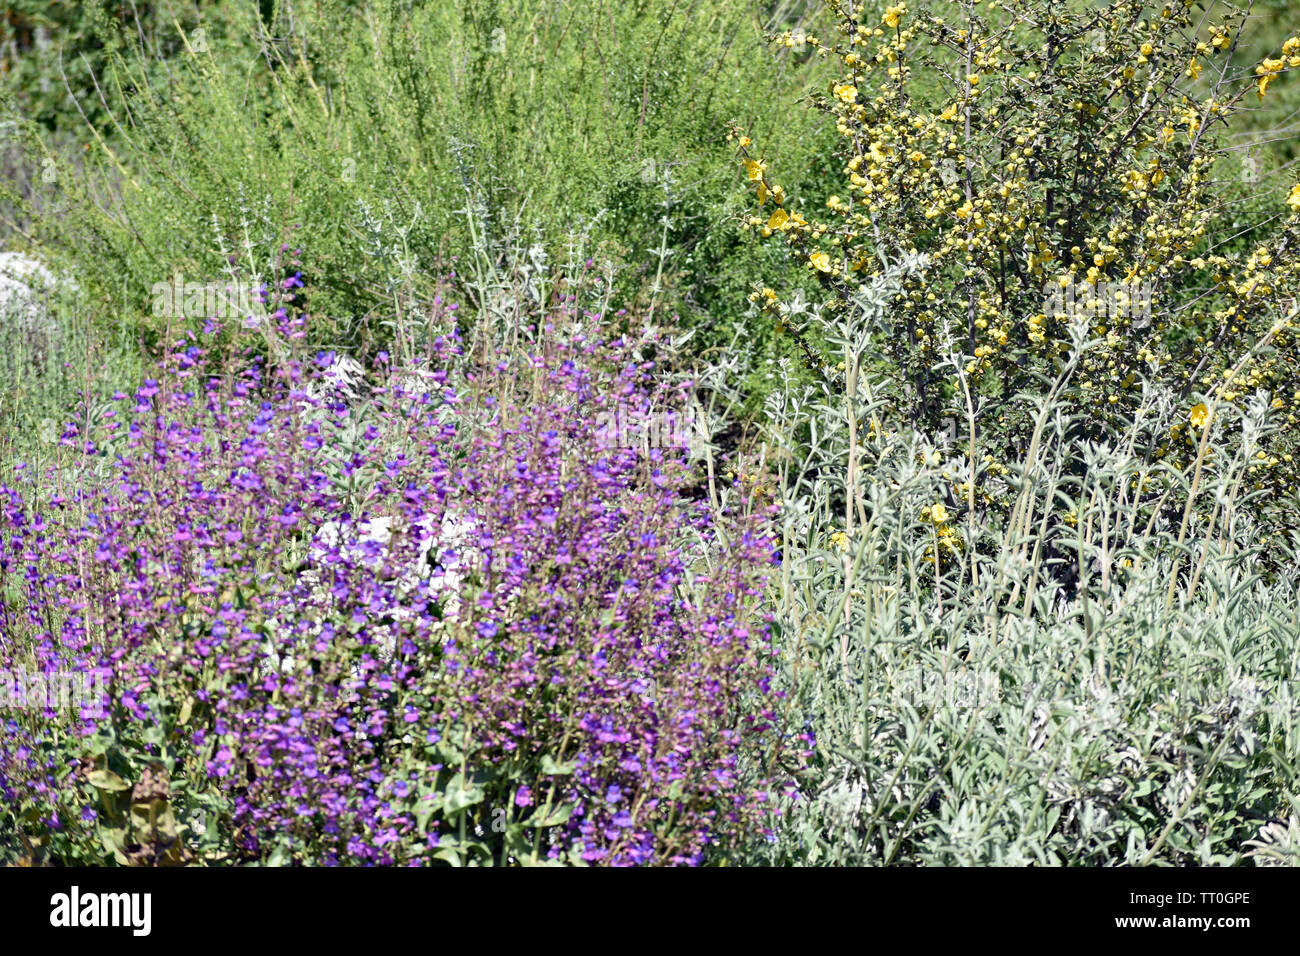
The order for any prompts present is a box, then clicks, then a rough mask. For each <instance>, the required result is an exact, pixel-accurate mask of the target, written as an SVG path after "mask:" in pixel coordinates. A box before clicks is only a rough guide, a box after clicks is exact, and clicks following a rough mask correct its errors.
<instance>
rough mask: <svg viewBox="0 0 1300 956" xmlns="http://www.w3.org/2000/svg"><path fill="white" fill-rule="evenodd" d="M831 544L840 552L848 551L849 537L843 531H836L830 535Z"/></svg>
mask: <svg viewBox="0 0 1300 956" xmlns="http://www.w3.org/2000/svg"><path fill="white" fill-rule="evenodd" d="M831 544H833V545H835V547H837V548H839V549H840V550H841V551H847V550H849V536H848V535H847V534H845V533H844V532H843V531H836V532H835V533H834V534H833V535H831Z"/></svg>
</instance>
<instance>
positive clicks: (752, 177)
mask: <svg viewBox="0 0 1300 956" xmlns="http://www.w3.org/2000/svg"><path fill="white" fill-rule="evenodd" d="M766 169H767V166H766V164H764V163H760V162H758V161H757V160H753V159H747V160H745V172H747V173H748V174H749V181H750V182H758V181H759V180H761V179H762V178H763V172H764V170H766Z"/></svg>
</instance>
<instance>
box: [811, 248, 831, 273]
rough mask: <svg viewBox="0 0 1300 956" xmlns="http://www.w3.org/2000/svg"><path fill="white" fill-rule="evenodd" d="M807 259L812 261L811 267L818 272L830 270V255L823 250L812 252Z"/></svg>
mask: <svg viewBox="0 0 1300 956" xmlns="http://www.w3.org/2000/svg"><path fill="white" fill-rule="evenodd" d="M808 261H809V262H811V263H812V265H813V268H814V269H816V270H817V271H818V272H830V271H831V257H830V256H828V255H827V254H826V253H824V252H814V253H813V254H812V255H811V256H809V257H808Z"/></svg>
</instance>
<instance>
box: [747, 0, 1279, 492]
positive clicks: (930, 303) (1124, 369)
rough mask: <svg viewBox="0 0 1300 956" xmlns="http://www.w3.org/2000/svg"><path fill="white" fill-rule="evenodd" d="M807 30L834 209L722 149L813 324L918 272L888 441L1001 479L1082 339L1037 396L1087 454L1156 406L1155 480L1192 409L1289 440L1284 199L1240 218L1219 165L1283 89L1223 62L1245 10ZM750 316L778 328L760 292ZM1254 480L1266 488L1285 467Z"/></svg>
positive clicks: (1003, 11)
mask: <svg viewBox="0 0 1300 956" xmlns="http://www.w3.org/2000/svg"><path fill="white" fill-rule="evenodd" d="M826 6H827V7H828V12H829V13H830V14H832V15H833V19H834V22H835V24H836V26H835V29H834V30H833V31H832V32H831V33H830V35H829V36H826V37H814V36H807V37H806V38H804V39H805V42H807V43H808V44H809V46H810V47H811V48H812V49H813V50H814V51H815V53H816V55H817V56H818V57H822V58H825V59H828V60H832V61H834V62H836V63H838V64H839V65H840V68H841V75H840V77H839V78H838V79H837V80H835V81H834V82H832V83H831V84H830V85H829V88H828V89H826V90H825V92H824V94H823V95H822V96H821V97H820V98H819V99H818V101H817V102H818V106H819V108H820V109H822V110H824V111H825V113H826V114H827V115H828V117H829V119H830V120H831V121H832V122H833V123H834V125H835V128H836V129H837V130H838V132H839V133H840V134H841V136H842V149H841V153H840V158H842V160H843V165H842V175H843V184H842V186H841V187H840V188H838V189H836V191H835V194H834V195H832V196H830V197H829V198H825V197H816V196H791V195H787V194H786V191H785V189H783V188H782V186H781V185H780V183H779V181H778V172H779V171H778V170H774V169H769V168H768V166H767V165H766V164H765V163H764V162H762V160H761V144H750V145H749V146H747V147H742V148H741V150H740V154H741V158H742V161H743V162H744V164H745V169H746V170H747V171H748V178H749V181H750V184H751V187H752V188H753V190H754V197H755V200H756V203H757V207H758V208H757V209H756V210H755V211H754V212H753V213H752V214H751V215H750V216H749V217H748V219H747V220H746V223H745V225H746V227H747V228H752V229H755V230H757V231H758V232H759V233H760V234H761V235H762V236H764V237H766V238H767V240H768V241H772V242H781V243H784V244H785V245H786V246H787V247H788V249H789V252H790V254H791V255H793V256H794V257H796V259H798V260H801V261H802V262H804V263H805V264H806V265H807V267H808V269H809V272H810V275H812V276H813V277H815V278H816V279H818V280H819V281H820V284H821V286H822V287H823V288H824V290H825V301H824V302H823V303H821V305H822V306H823V308H822V309H821V310H820V312H819V313H818V314H819V315H822V316H825V317H827V319H828V320H834V318H835V316H836V315H837V314H838V313H842V312H843V311H844V310H851V309H854V308H855V307H856V306H855V304H854V298H855V295H857V294H859V293H861V292H864V291H865V287H866V286H868V285H870V284H871V283H872V282H873V281H874V280H875V279H876V278H877V277H879V276H880V275H882V274H883V272H884V271H885V269H886V268H887V267H888V264H889V263H890V262H893V261H896V260H897V259H898V258H899V257H900V256H904V255H924V256H925V263H926V264H925V266H924V268H923V269H920V270H918V271H915V272H913V273H912V274H910V275H908V276H907V278H906V279H905V281H904V282H903V285H902V288H901V291H899V292H898V293H897V295H896V296H895V297H894V298H893V300H892V304H891V307H890V309H889V310H888V316H887V319H886V320H885V321H884V322H883V323H882V325H881V328H880V329H879V334H878V335H877V336H876V339H875V341H874V356H875V357H874V366H873V371H874V372H876V373H879V374H882V375H885V376H887V377H888V379H889V382H890V384H891V387H892V388H893V390H894V398H895V400H896V406H897V408H898V410H899V415H900V418H903V419H905V420H908V421H910V422H911V423H912V424H913V425H915V426H916V427H919V428H922V429H925V430H930V431H932V432H938V431H939V430H940V429H941V428H942V427H943V423H944V422H945V421H950V420H954V419H955V420H957V421H962V422H964V421H966V420H967V415H968V413H969V414H971V416H972V417H973V419H974V421H975V425H976V428H977V430H978V433H979V442H980V445H981V448H982V449H985V450H989V451H991V452H992V459H991V460H992V461H993V462H997V461H999V460H1010V458H1011V457H1012V456H1011V454H1010V450H1012V449H1021V448H1023V447H1026V443H1027V442H1028V441H1029V438H1030V435H1031V433H1032V431H1033V428H1034V409H1033V405H1032V403H1030V402H1024V401H1019V400H1018V399H1017V396H1022V395H1026V394H1029V395H1041V394H1043V393H1044V391H1045V389H1046V386H1045V385H1044V384H1043V383H1044V382H1045V381H1047V382H1050V381H1052V380H1053V378H1054V377H1055V376H1056V375H1057V374H1058V373H1059V372H1060V371H1061V369H1062V368H1063V366H1064V364H1065V363H1066V361H1067V358H1068V357H1069V356H1070V354H1072V353H1073V352H1075V351H1077V349H1078V344H1077V343H1078V342H1079V341H1083V340H1087V341H1088V342H1089V343H1090V346H1089V348H1088V349H1087V350H1086V352H1084V354H1083V357H1082V359H1081V360H1080V361H1079V362H1078V363H1077V366H1075V367H1074V368H1073V370H1072V372H1071V374H1070V376H1069V380H1068V382H1067V383H1066V385H1065V387H1064V388H1063V389H1061V390H1060V392H1059V394H1058V395H1057V396H1056V397H1057V398H1059V399H1060V400H1061V401H1063V402H1066V403H1067V404H1069V405H1072V406H1073V407H1074V408H1075V409H1085V410H1087V411H1088V413H1089V416H1090V417H1091V420H1092V421H1093V422H1094V423H1095V425H1096V427H1097V431H1098V434H1102V433H1104V431H1105V430H1106V429H1107V428H1109V427H1112V426H1115V427H1117V426H1119V425H1121V424H1123V423H1125V422H1131V421H1132V420H1133V418H1134V416H1135V414H1137V411H1136V410H1137V409H1138V408H1139V406H1140V404H1141V403H1142V402H1143V395H1144V388H1147V387H1148V386H1150V385H1155V386H1157V387H1158V388H1159V389H1161V390H1162V393H1163V394H1165V395H1166V396H1172V397H1173V405H1174V406H1176V407H1177V408H1178V409H1181V411H1178V412H1177V413H1176V414H1174V415H1173V417H1172V418H1171V419H1170V421H1171V422H1172V421H1180V422H1182V424H1183V427H1182V428H1177V427H1174V428H1166V429H1165V430H1164V431H1163V432H1162V434H1161V435H1159V436H1157V437H1156V438H1154V439H1153V440H1152V443H1151V447H1150V448H1149V449H1148V450H1147V454H1148V457H1149V458H1150V459H1151V460H1152V461H1165V462H1168V463H1170V464H1174V465H1180V466H1186V465H1187V464H1188V463H1189V462H1191V461H1192V460H1193V459H1194V458H1195V457H1196V452H1197V447H1198V443H1199V439H1200V436H1199V430H1196V429H1189V428H1187V427H1186V424H1187V422H1188V409H1191V408H1192V406H1193V405H1196V407H1197V409H1201V408H1204V409H1205V411H1204V413H1203V414H1204V419H1205V421H1207V422H1208V421H1210V420H1211V418H1214V420H1215V421H1216V422H1217V421H1218V420H1219V419H1218V418H1217V417H1214V416H1213V412H1212V410H1213V407H1214V405H1215V403H1220V404H1222V403H1234V402H1238V403H1241V402H1244V401H1245V399H1247V398H1249V397H1251V396H1254V395H1255V394H1257V393H1260V394H1263V395H1265V396H1266V397H1267V398H1268V407H1269V408H1270V410H1271V414H1272V415H1273V417H1274V420H1275V422H1276V423H1281V424H1283V425H1286V426H1295V425H1296V424H1297V419H1296V415H1297V410H1298V409H1300V340H1298V339H1297V335H1300V330H1298V329H1297V327H1296V321H1295V311H1294V310H1295V304H1296V292H1297V289H1300V183H1296V184H1295V185H1294V188H1291V183H1292V182H1294V180H1291V181H1290V182H1287V183H1286V185H1285V187H1283V188H1282V189H1280V190H1274V192H1275V195H1274V198H1273V199H1272V200H1270V201H1269V204H1268V206H1267V209H1266V211H1265V214H1263V215H1259V216H1256V217H1255V218H1254V219H1248V218H1244V216H1243V213H1242V211H1241V209H1240V205H1241V203H1240V200H1241V199H1242V193H1243V188H1242V180H1241V177H1239V176H1237V175H1236V166H1234V165H1233V164H1234V163H1236V162H1237V161H1238V160H1237V159H1236V157H1234V156H1232V155H1231V154H1230V153H1229V152H1228V151H1226V150H1225V149H1224V148H1223V147H1224V145H1225V142H1226V140H1225V135H1224V134H1225V133H1226V132H1228V131H1230V130H1231V128H1232V123H1233V121H1234V116H1235V115H1236V114H1237V113H1238V112H1239V111H1240V110H1242V109H1245V108H1252V109H1258V108H1259V106H1258V103H1259V97H1261V96H1265V95H1267V94H1268V90H1269V85H1270V84H1271V83H1273V82H1285V77H1284V74H1286V73H1288V72H1290V71H1292V70H1294V69H1296V68H1297V67H1300V38H1292V39H1289V40H1287V41H1286V43H1285V44H1284V45H1283V46H1282V47H1281V49H1280V50H1278V51H1277V52H1276V55H1272V56H1269V57H1268V58H1266V59H1265V60H1264V61H1263V62H1262V63H1260V64H1259V67H1258V70H1255V71H1253V72H1247V73H1245V74H1243V73H1242V71H1240V70H1236V69H1233V68H1232V67H1231V66H1230V62H1229V61H1230V58H1231V57H1232V56H1233V54H1234V53H1235V52H1236V51H1237V50H1238V48H1239V45H1240V38H1241V35H1242V31H1243V30H1244V29H1245V28H1246V27H1247V24H1248V20H1249V18H1248V11H1247V10H1246V9H1245V8H1242V7H1237V6H1235V5H1233V4H1228V3H1217V2H1216V3H1213V4H1210V5H1209V6H1208V10H1207V5H1206V4H1203V3H1197V2H1192V0H1169V2H1166V3H1163V4H1160V3H1157V4H1154V5H1153V4H1142V3H1132V2H1119V0H1116V2H1111V3H1100V4H1096V5H1091V6H1089V5H1086V4H1078V3H1066V2H1056V0H1052V2H1049V0H985V2H979V0H958V2H943V3H938V2H924V0H912V2H909V3H907V4H899V5H897V6H889V7H888V8H887V9H886V10H885V12H884V14H883V17H882V16H881V14H880V12H879V11H880V7H879V6H877V5H874V4H864V3H861V2H854V0H826ZM773 39H774V40H777V41H778V42H784V41H785V40H786V39H788V38H787V37H784V36H777V37H774V38H773ZM738 133H739V131H737V135H738ZM1291 175H1292V176H1294V174H1291ZM1265 188H1271V187H1269V186H1268V185H1267V184H1259V185H1256V186H1253V187H1251V189H1253V191H1254V192H1255V193H1258V192H1259V191H1260V190H1261V189H1265ZM1256 198H1257V197H1256ZM751 299H752V301H754V302H755V303H756V305H757V307H758V308H760V309H762V310H764V311H766V312H768V313H770V314H771V315H772V316H773V317H774V318H775V319H776V320H777V321H778V322H780V323H782V327H785V326H786V325H788V323H789V313H788V310H787V309H785V308H784V303H783V301H782V298H781V296H780V294H779V291H778V292H777V293H773V292H772V291H771V290H770V289H765V290H764V291H763V292H762V293H758V292H756V293H755V294H754V295H753V296H752V297H751ZM788 330H789V331H791V332H793V333H795V334H797V335H799V334H801V333H802V331H804V330H800V329H798V328H789V329H788ZM806 338H811V339H813V340H815V339H816V337H815V336H809V337H806ZM803 341H804V340H803V339H801V344H802V343H803ZM821 368H822V370H823V374H825V375H826V376H828V377H830V378H834V377H836V376H837V375H838V374H839V373H838V372H837V371H836V370H835V368H834V366H833V362H831V361H826V362H824V363H822V364H821ZM1148 391H1149V390H1148ZM1202 401H1204V402H1206V403H1208V404H1198V403H1200V402H1202ZM1198 417H1201V413H1199V412H1193V413H1192V420H1193V421H1194V420H1195V419H1196V418H1198ZM1287 431H1288V429H1284V431H1283V432H1282V437H1281V438H1275V439H1273V441H1274V442H1275V443H1276V442H1279V441H1280V442H1283V443H1286V442H1292V441H1293V439H1292V438H1290V437H1287ZM1289 431H1290V433H1291V434H1294V431H1295V430H1294V427H1291V428H1289ZM1003 452H1006V454H1005V455H1004V454H1003ZM1265 458H1266V459H1267V460H1273V459H1275V458H1276V460H1278V461H1279V462H1280V465H1279V467H1278V468H1276V469H1274V472H1273V474H1274V475H1275V476H1276V480H1278V481H1281V480H1282V477H1281V476H1282V472H1283V471H1285V470H1286V468H1285V466H1286V464H1287V463H1286V460H1285V459H1283V458H1282V457H1281V455H1280V454H1279V455H1274V454H1273V452H1269V453H1268V454H1267V455H1266V456H1265ZM985 473H986V474H987V473H988V470H987V469H986V470H985ZM1266 477H1267V476H1265V475H1263V474H1262V473H1258V472H1257V473H1256V475H1255V480H1256V481H1257V482H1263V481H1265V479H1266ZM1294 477H1297V476H1295V475H1293V476H1292V478H1294ZM1268 480H1273V478H1268Z"/></svg>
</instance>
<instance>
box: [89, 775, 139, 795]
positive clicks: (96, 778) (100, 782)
mask: <svg viewBox="0 0 1300 956" xmlns="http://www.w3.org/2000/svg"><path fill="white" fill-rule="evenodd" d="M86 779H87V780H88V781H90V785H91V786H92V787H95V788H96V789H99V790H110V791H113V792H118V791H122V790H130V789H131V785H130V784H129V783H127V782H126V781H125V780H123V779H122V778H121V777H119V776H118V775H117V774H115V773H113V771H111V770H92V771H91V772H90V773H88V774H87V775H86Z"/></svg>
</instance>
